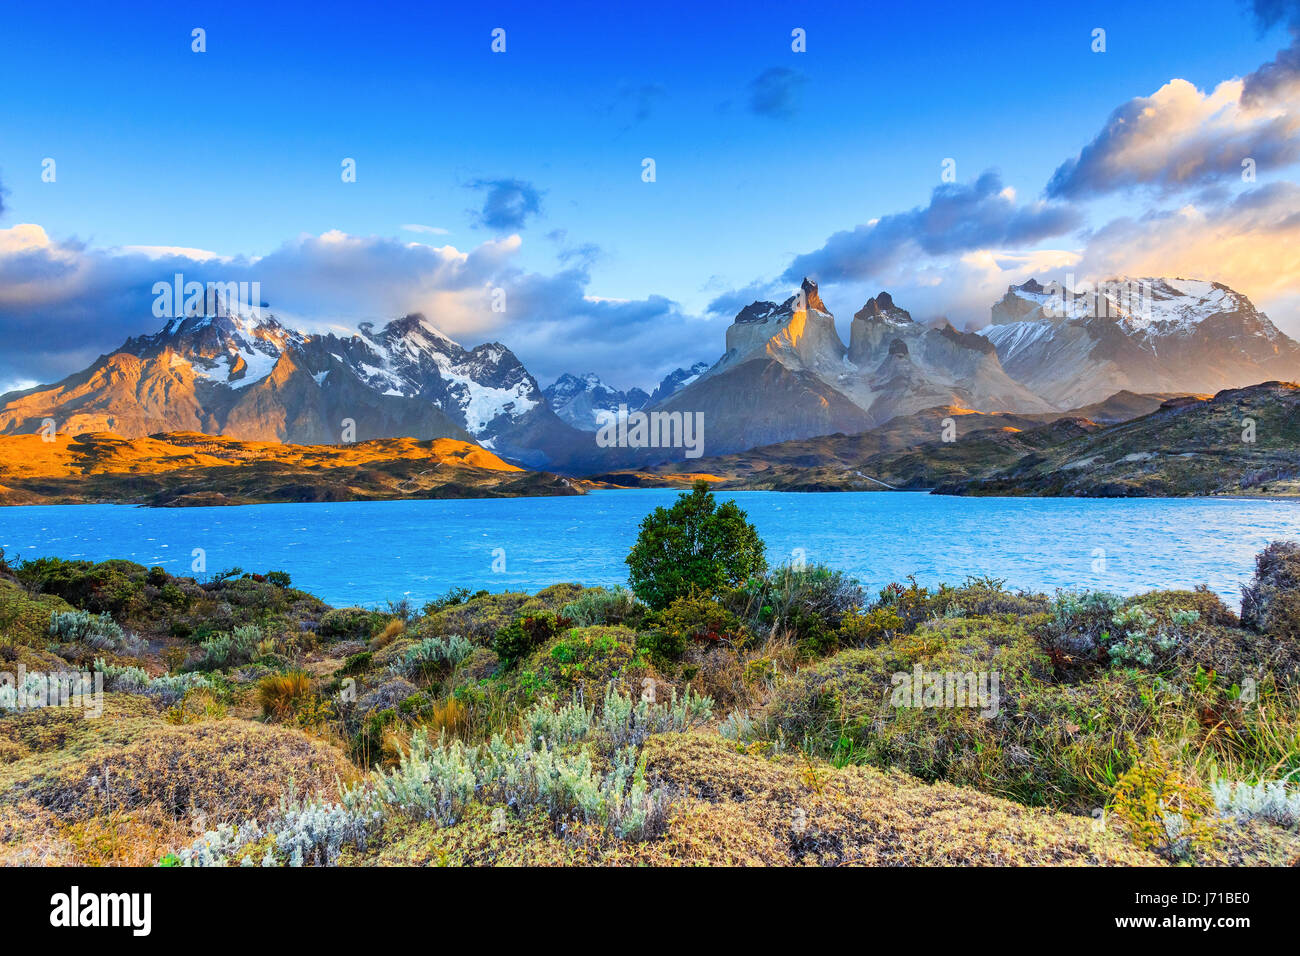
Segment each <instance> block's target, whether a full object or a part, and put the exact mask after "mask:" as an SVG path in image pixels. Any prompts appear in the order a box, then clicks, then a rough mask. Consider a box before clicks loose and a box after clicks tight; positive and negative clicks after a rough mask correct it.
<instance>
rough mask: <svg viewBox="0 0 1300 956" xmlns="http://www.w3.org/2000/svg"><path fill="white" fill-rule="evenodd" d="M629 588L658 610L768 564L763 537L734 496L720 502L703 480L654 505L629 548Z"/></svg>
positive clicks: (730, 583) (714, 590)
mask: <svg viewBox="0 0 1300 956" xmlns="http://www.w3.org/2000/svg"><path fill="white" fill-rule="evenodd" d="M627 565H628V567H629V568H630V569H631V573H630V574H629V575H628V578H629V581H630V583H631V585H632V591H633V593H635V594H636V596H637V597H639V598H640V599H641V600H642V601H644V602H645V603H646V604H648V605H649V606H650V607H652V608H654V609H655V610H657V611H658V610H662V609H663V608H665V607H667V606H668V605H669V604H671V603H672V602H673V601H674V600H676V599H677V598H679V597H684V596H686V595H687V594H689V593H690V592H691V589H692V588H698V589H699V590H700V591H702V592H704V593H706V594H716V593H717V592H718V591H719V590H721V589H722V588H724V587H736V586H737V585H739V584H740V583H741V582H743V581H744V580H745V579H746V578H748V577H749V576H750V575H752V574H761V573H762V572H764V571H766V570H767V561H766V560H765V559H764V557H763V539H762V538H760V537H759V536H758V531H757V529H755V527H754V526H753V525H752V524H750V523H749V521H748V519H747V518H746V516H745V512H743V511H741V510H740V508H738V507H737V506H736V503H735V502H734V501H727V502H724V503H723V504H721V505H719V504H717V502H715V501H714V500H713V493H712V492H711V491H709V483H708V482H707V481H702V480H701V481H697V482H695V487H694V488H693V489H692V490H691V491H690V492H689V493H684V494H682V495H681V496H680V497H678V499H677V501H676V502H675V503H674V504H673V506H672V507H671V508H656V509H655V510H654V511H652V512H651V513H650V514H649V515H647V516H646V518H645V520H644V521H642V522H641V531H640V533H639V534H638V535H637V539H636V544H634V545H633V546H632V550H631V551H630V552H628V556H627Z"/></svg>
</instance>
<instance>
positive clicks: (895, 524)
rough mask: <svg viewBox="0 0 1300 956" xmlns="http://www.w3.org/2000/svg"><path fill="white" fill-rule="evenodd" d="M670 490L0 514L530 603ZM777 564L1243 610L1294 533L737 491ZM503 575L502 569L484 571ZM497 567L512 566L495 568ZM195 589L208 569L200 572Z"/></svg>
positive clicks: (39, 549)
mask: <svg viewBox="0 0 1300 956" xmlns="http://www.w3.org/2000/svg"><path fill="white" fill-rule="evenodd" d="M676 496H677V492H675V491H672V490H661V489H642V490H629V491H597V492H592V493H591V494H588V495H585V496H581V497H566V498H497V499H477V500H467V501H384V502H359V501H358V502H345V503H340V504H302V505H298V504H290V505H254V506H248V507H236V508H183V509H179V508H167V509H152V508H135V507H126V506H121V505H75V506H61V507H20V508H0V547H3V548H4V549H5V550H6V551H7V552H8V555H9V557H10V559H12V558H14V557H15V556H18V555H21V556H22V557H24V558H31V557H37V556H43V555H53V556H58V557H63V558H89V559H92V560H103V559H106V558H127V559H129V560H132V561H136V562H138V563H140V564H144V565H156V564H157V565H162V566H163V567H164V568H166V569H167V570H168V571H171V572H173V573H175V574H182V575H191V574H193V572H192V571H191V564H192V562H193V560H194V558H193V557H192V555H193V552H194V550H195V549H202V550H203V551H204V552H205V556H206V561H207V571H208V572H209V573H214V572H217V571H221V570H223V569H226V568H230V567H235V566H238V567H241V568H243V569H244V570H245V571H259V572H261V571H268V570H282V571H288V572H289V573H290V574H291V575H292V577H293V581H294V584H295V585H296V586H297V587H300V588H303V589H304V590H307V591H311V592H312V593H314V594H317V595H319V596H320V597H321V598H323V599H324V600H326V601H328V602H329V603H331V604H334V605H346V604H365V605H372V606H373V605H382V604H383V602H385V601H387V600H397V599H400V598H402V597H409V598H410V599H411V600H412V601H413V602H416V603H417V605H418V603H420V602H423V601H426V600H428V599H430V598H433V597H436V596H438V595H441V594H443V593H445V592H446V591H447V590H448V589H449V588H450V587H452V586H457V585H459V586H465V587H469V588H473V589H478V588H487V589H488V590H492V591H502V590H526V591H536V590H538V589H540V588H543V587H545V586H546V585H548V584H553V583H555V582H558V581H580V582H582V583H584V584H588V585H592V584H606V585H609V584H620V583H625V582H626V579H627V568H626V565H625V564H624V563H623V559H624V557H626V555H627V552H628V549H629V548H630V547H631V545H632V542H633V540H634V539H635V537H636V532H637V525H638V524H639V523H640V521H641V519H642V518H643V517H645V515H646V514H648V513H649V512H650V511H651V510H652V509H654V508H655V507H656V506H658V505H667V504H670V503H671V502H672V501H673V500H674V499H675V498H676ZM718 497H719V498H726V497H731V498H734V499H735V500H736V502H737V503H738V504H739V505H740V507H741V508H743V509H744V510H745V511H746V512H748V514H749V517H750V520H751V521H753V522H754V524H755V525H756V526H757V527H758V530H759V532H760V533H761V534H762V536H763V539H764V541H766V543H767V547H768V560H769V563H771V564H780V563H786V562H789V561H790V560H791V558H792V556H797V555H799V554H800V553H801V554H802V555H803V557H804V559H805V560H807V561H808V562H820V563H824V564H828V565H831V566H832V567H836V568H840V569H842V570H844V571H846V572H848V573H850V574H852V575H854V576H855V577H857V578H858V579H859V580H861V581H862V582H863V583H864V584H866V585H868V586H870V587H872V588H873V589H874V588H877V587H879V586H880V585H882V584H885V583H887V582H889V581H893V580H899V579H902V578H904V577H905V576H906V575H908V574H915V575H916V577H917V579H918V580H919V581H921V582H922V583H923V584H936V583H938V582H940V581H950V582H954V583H957V582H960V581H961V580H962V579H963V578H965V577H966V576H967V575H969V574H987V575H993V576H995V577H1000V578H1005V579H1006V580H1007V582H1008V584H1009V585H1011V586H1015V587H1023V588H1030V589H1035V590H1046V591H1051V590H1053V589H1055V588H1104V589H1107V590H1112V591H1118V592H1121V593H1134V592H1138V591H1142V590H1148V589H1151V588H1173V587H1179V588H1189V587H1191V586H1193V585H1196V584H1208V585H1209V586H1210V588H1211V589H1213V590H1214V591H1216V592H1218V593H1219V594H1221V595H1223V596H1224V598H1225V599H1226V600H1227V601H1228V603H1229V604H1230V605H1232V606H1236V604H1237V603H1238V600H1239V593H1240V587H1241V585H1242V584H1243V583H1245V582H1246V581H1247V580H1249V578H1250V574H1251V571H1252V567H1253V557H1254V555H1255V553H1256V552H1257V551H1259V550H1260V548H1262V547H1263V546H1264V544H1266V543H1267V542H1268V541H1270V540H1272V539H1274V538H1296V537H1298V536H1300V502H1293V501H1259V500H1245V499H1223V498H1214V499H1198V498H1173V499H1151V498H1147V499H1080V498H952V497H942V496H938V495H927V494H919V493H906V492H903V493H892V492H891V493H883V492H863V493H844V492H841V493H826V494H782V493H778V492H764V491H741V492H735V493H732V494H725V493H724V494H719V495H718ZM494 565H495V568H496V569H495V570H494ZM502 567H504V570H501V568H502ZM197 576H199V577H202V576H201V575H197Z"/></svg>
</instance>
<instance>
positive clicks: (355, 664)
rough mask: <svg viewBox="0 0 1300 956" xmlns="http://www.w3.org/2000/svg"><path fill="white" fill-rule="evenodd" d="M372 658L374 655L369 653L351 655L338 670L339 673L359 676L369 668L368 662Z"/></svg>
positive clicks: (361, 652)
mask: <svg viewBox="0 0 1300 956" xmlns="http://www.w3.org/2000/svg"><path fill="white" fill-rule="evenodd" d="M374 656H375V655H374V653H373V652H371V651H360V652H359V653H356V654H351V655H349V656H348V657H347V658H346V659H345V660H344V661H343V666H342V667H340V668H339V673H340V674H360V673H361V672H362V671H364V670H365V669H366V668H367V667H369V666H370V662H371V660H373V659H374Z"/></svg>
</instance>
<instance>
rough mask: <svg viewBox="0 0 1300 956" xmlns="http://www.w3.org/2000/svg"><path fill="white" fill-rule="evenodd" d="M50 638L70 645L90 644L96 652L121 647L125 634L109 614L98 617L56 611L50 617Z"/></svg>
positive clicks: (80, 612) (78, 612) (81, 612)
mask: <svg viewBox="0 0 1300 956" xmlns="http://www.w3.org/2000/svg"><path fill="white" fill-rule="evenodd" d="M50 637H52V638H54V639H55V640H59V641H67V642H69V643H82V644H89V645H90V646H91V647H93V648H95V649H96V650H105V649H108V648H117V647H120V646H121V645H122V644H123V643H124V642H125V641H126V634H125V633H124V632H123V630H122V628H120V627H119V626H118V625H117V624H116V623H115V622H114V621H113V618H112V617H111V616H109V615H108V614H107V613H104V614H100V615H99V616H98V617H96V616H94V615H92V614H90V613H89V612H88V611H62V612H59V611H55V612H54V613H52V614H51V615H50Z"/></svg>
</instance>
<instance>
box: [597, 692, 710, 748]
mask: <svg viewBox="0 0 1300 956" xmlns="http://www.w3.org/2000/svg"><path fill="white" fill-rule="evenodd" d="M711 716H713V698H711V697H701V696H700V695H699V694H695V693H692V691H691V689H690V687H687V688H686V692H685V694H683V696H682V698H681V699H680V700H679V699H678V697H677V691H676V690H674V691H673V695H672V699H671V700H669V701H666V702H664V703H662V704H659V703H655V704H652V703H650V702H649V701H648V700H646V699H645V698H638V699H637V700H636V701H635V702H633V701H632V700H631V698H628V697H626V696H624V695H623V694H621V693H620V692H619V691H618V690H617V689H616V688H614V687H612V686H611V687H610V688H609V689H608V690H607V691H606V692H605V703H604V708H603V709H602V710H601V714H600V722H599V723H600V727H601V728H602V729H603V730H604V731H606V732H607V733H608V734H609V736H610V739H611V740H613V742H614V745H615V746H629V745H630V746H634V747H639V746H641V744H643V743H645V740H646V738H647V737H649V736H650V735H651V734H661V733H682V732H684V731H686V730H689V729H690V728H691V727H692V726H694V725H696V724H699V723H703V722H704V721H706V720H708V719H709V718H710V717H711Z"/></svg>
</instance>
